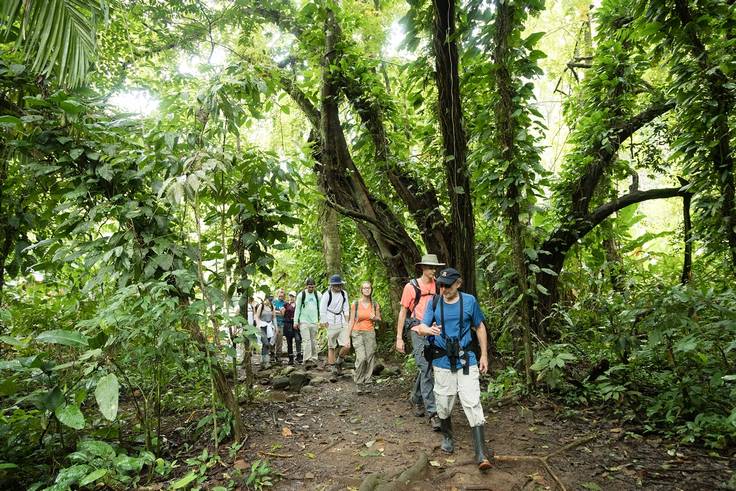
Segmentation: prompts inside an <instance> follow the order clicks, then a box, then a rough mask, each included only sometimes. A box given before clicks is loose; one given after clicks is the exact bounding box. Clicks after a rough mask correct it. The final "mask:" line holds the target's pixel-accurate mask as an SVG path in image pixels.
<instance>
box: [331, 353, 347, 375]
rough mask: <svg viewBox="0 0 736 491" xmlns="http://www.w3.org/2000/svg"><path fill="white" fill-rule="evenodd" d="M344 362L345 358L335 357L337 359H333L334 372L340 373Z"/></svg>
mask: <svg viewBox="0 0 736 491" xmlns="http://www.w3.org/2000/svg"><path fill="white" fill-rule="evenodd" d="M343 363H345V360H343V359H342V358H341V357H339V356H338V357H337V360H335V365H334V367H335V373H336V374H337V375H342V365H343Z"/></svg>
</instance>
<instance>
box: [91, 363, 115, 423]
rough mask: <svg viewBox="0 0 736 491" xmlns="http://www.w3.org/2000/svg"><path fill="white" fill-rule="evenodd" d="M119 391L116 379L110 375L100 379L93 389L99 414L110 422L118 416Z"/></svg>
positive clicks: (113, 375)
mask: <svg viewBox="0 0 736 491" xmlns="http://www.w3.org/2000/svg"><path fill="white" fill-rule="evenodd" d="M119 389H120V384H119V383H118V378H117V377H116V376H115V374H112V373H111V374H109V375H105V376H104V377H102V378H101V379H100V380H99V381H98V382H97V388H96V389H95V399H97V405H98V406H100V412H101V413H102V415H103V416H104V417H105V418H107V419H108V420H110V421H115V418H116V417H117V415H118V393H119Z"/></svg>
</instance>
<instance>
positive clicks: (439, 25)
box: [432, 0, 476, 295]
mask: <svg viewBox="0 0 736 491" xmlns="http://www.w3.org/2000/svg"><path fill="white" fill-rule="evenodd" d="M432 4H433V6H434V22H433V25H432V47H433V51H434V56H435V80H436V83H437V91H438V95H439V100H438V107H437V110H438V111H437V112H438V116H439V122H440V130H441V132H442V143H443V146H444V157H445V162H444V165H445V179H446V182H447V193H448V197H449V200H450V219H449V229H448V231H447V233H448V235H449V251H448V252H449V256H448V257H447V262H448V264H449V265H450V266H453V267H455V268H456V269H457V270H458V271H460V274H461V275H462V277H463V290H464V291H466V292H468V293H470V294H472V295H475V293H476V282H475V218H474V216H473V197H472V194H471V188H470V175H469V171H468V165H467V161H466V157H467V146H468V142H467V137H466V135H465V128H464V121H463V113H462V101H461V99H460V75H459V71H458V65H459V58H458V53H457V43H456V41H455V0H433V2H432Z"/></svg>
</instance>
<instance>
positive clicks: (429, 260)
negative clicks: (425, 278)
mask: <svg viewBox="0 0 736 491" xmlns="http://www.w3.org/2000/svg"><path fill="white" fill-rule="evenodd" d="M444 265H445V263H441V262H440V260H439V259H437V254H425V255H423V256H422V260H421V261H419V262H418V263H417V266H444Z"/></svg>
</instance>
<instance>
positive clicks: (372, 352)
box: [339, 281, 381, 394]
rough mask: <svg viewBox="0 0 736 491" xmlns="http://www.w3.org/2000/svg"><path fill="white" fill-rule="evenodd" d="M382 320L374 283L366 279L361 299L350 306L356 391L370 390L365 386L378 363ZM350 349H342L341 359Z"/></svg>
mask: <svg viewBox="0 0 736 491" xmlns="http://www.w3.org/2000/svg"><path fill="white" fill-rule="evenodd" d="M380 320H381V309H380V307H379V306H378V303H376V302H374V301H373V285H371V282H370V281H364V282H363V284H362V285H361V287H360V300H356V301H355V302H353V305H352V307H351V308H350V337H351V339H352V345H353V349H354V350H355V371H354V372H353V381H354V382H355V385H356V393H357V394H363V393H365V392H369V390H367V389H366V388H365V385H366V384H368V383H369V382H370V380H371V376H372V375H373V367H374V366H375V364H376V331H375V328H376V323H377V321H380ZM349 351H350V346H349V345H348V346H346V347H343V348H342V349H341V350H340V356H339V358H340V359H344V357H345V356H346V355H347V354H348V352H349Z"/></svg>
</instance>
